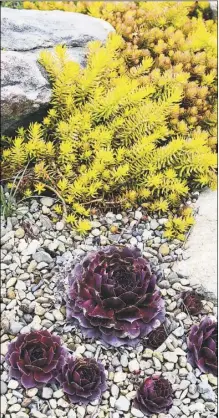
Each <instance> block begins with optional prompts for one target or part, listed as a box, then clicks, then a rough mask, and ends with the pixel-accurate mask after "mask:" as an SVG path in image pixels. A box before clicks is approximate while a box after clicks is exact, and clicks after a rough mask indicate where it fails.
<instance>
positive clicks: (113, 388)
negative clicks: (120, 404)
mask: <svg viewBox="0 0 219 418" xmlns="http://www.w3.org/2000/svg"><path fill="white" fill-rule="evenodd" d="M111 394H112V396H113V397H114V398H115V399H117V398H118V396H119V388H118V386H117V385H112V386H111Z"/></svg>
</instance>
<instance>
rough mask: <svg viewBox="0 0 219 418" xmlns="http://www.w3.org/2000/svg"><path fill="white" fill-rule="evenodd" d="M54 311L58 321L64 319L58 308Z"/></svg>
mask: <svg viewBox="0 0 219 418" xmlns="http://www.w3.org/2000/svg"><path fill="white" fill-rule="evenodd" d="M52 313H53V316H54V318H55V319H56V321H63V319H64V316H63V314H62V313H61V312H60V311H59V310H58V309H54V311H53V312H52Z"/></svg>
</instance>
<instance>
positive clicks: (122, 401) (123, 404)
mask: <svg viewBox="0 0 219 418" xmlns="http://www.w3.org/2000/svg"><path fill="white" fill-rule="evenodd" d="M129 407H130V401H129V400H128V399H127V398H126V397H125V396H123V395H121V396H120V397H119V398H118V399H116V402H115V408H116V409H118V410H119V411H124V412H128V411H129Z"/></svg>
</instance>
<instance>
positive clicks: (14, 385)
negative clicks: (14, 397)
mask: <svg viewBox="0 0 219 418" xmlns="http://www.w3.org/2000/svg"><path fill="white" fill-rule="evenodd" d="M18 386H19V382H18V381H17V380H14V379H11V380H9V383H8V388H9V389H13V390H14V389H17V387H18Z"/></svg>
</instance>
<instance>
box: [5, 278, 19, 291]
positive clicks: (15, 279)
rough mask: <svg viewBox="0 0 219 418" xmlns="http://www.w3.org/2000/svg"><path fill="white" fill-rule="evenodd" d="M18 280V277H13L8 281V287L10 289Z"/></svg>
mask: <svg viewBox="0 0 219 418" xmlns="http://www.w3.org/2000/svg"><path fill="white" fill-rule="evenodd" d="M16 281H17V277H11V278H10V279H9V280H8V281H7V282H6V289H8V288H9V287H13V286H14V285H15V283H16Z"/></svg>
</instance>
